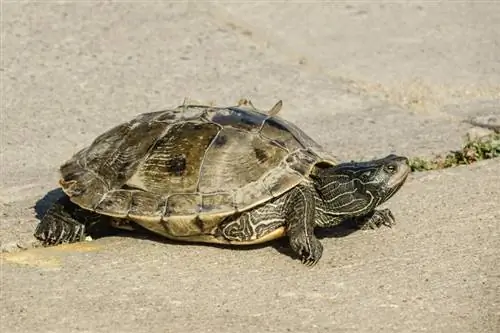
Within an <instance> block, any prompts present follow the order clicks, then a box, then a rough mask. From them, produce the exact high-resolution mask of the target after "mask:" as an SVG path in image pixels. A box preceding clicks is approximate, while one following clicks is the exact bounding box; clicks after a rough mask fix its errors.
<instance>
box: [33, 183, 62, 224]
mask: <svg viewBox="0 0 500 333" xmlns="http://www.w3.org/2000/svg"><path fill="white" fill-rule="evenodd" d="M64 195H65V194H64V192H63V191H62V190H61V188H55V189H53V190H51V191H49V192H47V193H46V194H45V195H44V196H43V197H42V198H40V199H38V200H37V202H36V203H35V206H34V207H33V209H34V210H35V217H36V218H37V219H38V220H42V218H43V217H44V216H45V214H46V213H47V211H48V210H49V208H50V207H51V206H52V205H53V204H54V203H55V202H56V201H57V200H59V198H61V197H62V196H64Z"/></svg>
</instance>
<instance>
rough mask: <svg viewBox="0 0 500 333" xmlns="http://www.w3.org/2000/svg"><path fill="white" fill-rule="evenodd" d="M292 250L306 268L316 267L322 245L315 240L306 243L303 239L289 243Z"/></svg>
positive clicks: (321, 251) (321, 252)
mask: <svg viewBox="0 0 500 333" xmlns="http://www.w3.org/2000/svg"><path fill="white" fill-rule="evenodd" d="M290 245H291V246H292V249H293V250H294V251H295V253H297V255H298V256H299V258H300V261H301V262H302V264H303V265H305V266H307V267H313V266H314V265H316V264H317V263H318V261H319V259H320V258H321V256H322V255H323V245H321V243H320V241H319V240H317V239H316V238H310V239H309V240H307V241H306V239H305V238H304V237H301V238H298V239H295V240H294V241H291V242H290Z"/></svg>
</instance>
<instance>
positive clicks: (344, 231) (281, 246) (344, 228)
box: [271, 221, 359, 259]
mask: <svg viewBox="0 0 500 333" xmlns="http://www.w3.org/2000/svg"><path fill="white" fill-rule="evenodd" d="M358 230H359V228H357V227H356V225H355V224H354V223H353V222H352V221H345V222H343V223H341V224H339V225H336V226H334V227H330V228H318V229H316V230H315V231H314V234H315V235H316V237H317V238H318V239H319V240H322V239H325V238H342V237H346V236H349V235H350V234H352V233H354V232H356V231H358ZM271 246H272V247H273V248H274V249H275V250H276V251H278V252H279V253H281V254H283V255H287V256H289V257H291V258H292V259H299V257H298V255H297V254H296V253H295V252H293V250H292V248H291V247H290V244H289V240H288V237H284V238H281V239H277V240H276V241H275V242H273V243H272V245H271Z"/></svg>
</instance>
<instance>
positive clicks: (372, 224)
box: [354, 208, 396, 230]
mask: <svg viewBox="0 0 500 333" xmlns="http://www.w3.org/2000/svg"><path fill="white" fill-rule="evenodd" d="M354 223H355V224H356V225H357V227H358V228H359V229H360V230H368V229H378V228H380V227H381V226H386V227H389V228H392V226H393V225H395V224H396V219H395V218H394V215H392V212H391V211H390V210H389V209H387V208H385V209H380V210H374V211H373V212H371V213H370V214H368V215H364V216H360V217H355V218H354Z"/></svg>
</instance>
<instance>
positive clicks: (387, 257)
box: [0, 1, 500, 333]
mask: <svg viewBox="0 0 500 333" xmlns="http://www.w3.org/2000/svg"><path fill="white" fill-rule="evenodd" d="M1 13H2V50H1V56H2V69H1V77H2V95H1V103H2V112H1V119H0V126H1V128H0V133H1V141H0V143H1V144H0V146H1V147H0V148H1V151H0V153H1V155H0V162H1V165H0V172H1V185H0V213H1V217H0V247H1V249H2V251H3V253H2V254H0V260H1V270H0V274H1V276H0V282H1V283H0V287H1V290H0V331H1V332H2V333H3V332H5V333H10V332H384V333H387V332H424V331H425V332H453V333H455V332H464V333H473V332H488V333H492V332H500V263H499V262H500V223H499V222H500V186H499V185H500V160H498V159H493V160H488V161H484V162H480V163H477V164H474V165H470V166H467V167H457V168H453V169H446V170H441V171H432V172H425V173H415V174H413V175H412V176H411V178H410V179H409V180H408V182H407V184H406V185H405V186H404V187H403V188H402V189H401V191H400V192H399V193H398V194H397V195H396V196H395V197H394V198H392V199H391V200H390V201H389V202H388V203H387V206H388V207H389V208H391V209H392V210H393V212H394V214H395V216H396V218H397V221H398V224H397V225H396V226H395V227H394V228H392V229H381V230H377V231H369V232H368V231H367V232H355V233H349V234H343V235H340V234H339V233H330V234H329V235H328V234H323V236H324V237H323V238H322V243H323V245H324V247H325V251H324V255H323V258H322V260H321V261H320V262H319V264H318V265H317V266H315V267H314V268H312V269H307V268H305V267H303V266H302V265H301V264H300V263H299V262H298V261H296V260H294V259H292V258H291V257H290V256H289V251H287V243H286V240H282V241H277V242H273V243H271V244H268V245H266V246H260V247H256V248H251V249H246V250H245V249H241V248H240V249H233V248H220V247H213V246H206V245H190V244H187V245H186V244H176V243H173V242H165V241H162V240H159V239H157V238H154V237H147V238H143V237H130V236H128V235H121V236H115V237H109V238H102V239H99V240H95V241H92V242H86V243H80V244H74V245H65V246H59V247H53V248H33V237H32V233H33V230H34V227H35V226H36V224H37V222H38V219H39V217H40V216H41V215H43V212H44V211H45V210H46V209H47V207H48V206H49V205H50V204H51V203H52V202H53V201H54V200H55V199H56V198H57V196H58V195H59V194H60V193H59V191H58V190H57V179H58V166H59V165H60V164H61V163H62V162H63V161H64V160H66V159H67V158H69V157H70V156H71V155H72V154H73V153H74V152H76V151H77V150H78V149H80V148H82V147H84V146H86V145H88V144H89V143H90V142H91V141H92V139H93V138H95V137H96V136H97V135H99V134H100V133H102V132H103V131H105V130H106V129H108V128H110V127H111V126H113V125H115V124H117V123H120V122H123V121H125V120H128V119H129V118H131V117H133V116H135V115H136V114H138V113H142V112H148V111H156V110H161V109H165V108H168V107H175V106H177V105H179V104H181V103H182V100H183V99H184V98H185V97H188V98H191V99H197V100H201V101H206V102H208V101H213V102H215V103H216V104H218V105H234V104H235V103H236V101H237V100H238V99H240V98H241V97H246V98H250V99H251V100H252V101H253V103H254V104H255V105H256V106H258V107H261V108H265V109H267V108H269V107H270V106H272V105H273V104H274V103H275V102H276V101H277V100H278V99H282V100H283V101H284V107H283V110H282V111H281V115H282V116H284V117H286V118H287V119H289V120H291V121H293V122H295V123H296V124H297V125H299V126H300V127H301V128H303V129H304V130H305V131H306V132H307V133H309V134H310V135H311V136H312V137H314V138H315V139H316V140H317V141H318V142H319V143H321V144H323V145H324V146H325V147H328V148H329V149H331V151H332V152H333V153H334V154H335V155H337V156H339V157H340V158H342V159H346V160H350V159H366V158H372V157H377V156H378V157H380V156H382V155H385V154H388V153H391V152H394V153H398V154H406V155H408V156H430V155H433V154H434V153H445V152H447V151H448V150H450V149H456V148H458V147H460V145H461V144H462V142H463V136H464V134H465V133H466V131H467V130H469V129H470V128H471V125H469V124H467V123H465V122H463V120H465V119H468V118H470V117H489V118H491V117H493V118H495V117H496V118H497V119H498V117H500V44H499V40H500V2H494V1H490V2H482V1H460V2H455V1H443V2H439V3H438V2H425V1H422V2H419V1H411V2H406V3H400V2H398V3H397V4H395V3H392V4H390V3H382V2H379V3H371V4H368V2H366V3H361V2H349V3H347V2H346V3H341V2H335V3H330V4H324V3H319V2H316V3H314V2H302V3H298V2H286V3H285V2H283V3H279V2H259V3H256V2H245V3H236V2H232V3H222V2H199V3H197V4H194V3H193V2H191V3H187V2H184V3H183V2H179V3H173V2H169V3H167V2H164V3H152V2H141V3H139V2H136V3H131V2H129V3H111V2H109V1H106V2H104V1H103V2H98V1H92V2H65V3H63V2H61V3H57V4H56V3H49V2H45V3H24V2H23V3H20V2H13V1H4V2H3V3H2V8H1Z"/></svg>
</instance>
